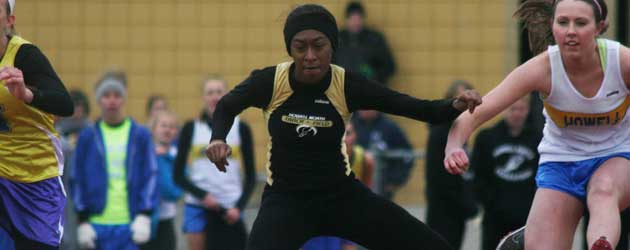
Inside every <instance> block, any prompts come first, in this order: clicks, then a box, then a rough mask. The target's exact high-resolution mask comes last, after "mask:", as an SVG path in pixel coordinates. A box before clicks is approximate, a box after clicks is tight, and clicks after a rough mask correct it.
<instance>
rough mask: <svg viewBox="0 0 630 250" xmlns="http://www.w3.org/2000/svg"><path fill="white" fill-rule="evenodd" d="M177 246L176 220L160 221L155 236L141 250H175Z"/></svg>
mask: <svg viewBox="0 0 630 250" xmlns="http://www.w3.org/2000/svg"><path fill="white" fill-rule="evenodd" d="M176 246H177V238H176V236H175V219H165V220H160V222H159V223H158V226H157V232H156V234H155V236H154V237H153V239H151V241H149V242H147V243H146V244H144V245H142V246H140V250H174V249H176Z"/></svg>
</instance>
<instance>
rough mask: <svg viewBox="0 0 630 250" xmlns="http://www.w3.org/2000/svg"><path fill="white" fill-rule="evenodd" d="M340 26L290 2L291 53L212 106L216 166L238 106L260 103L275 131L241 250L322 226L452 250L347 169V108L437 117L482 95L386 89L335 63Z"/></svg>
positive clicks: (390, 243) (292, 239) (293, 238)
mask: <svg viewBox="0 0 630 250" xmlns="http://www.w3.org/2000/svg"><path fill="white" fill-rule="evenodd" d="M337 35H338V32H337V26H336V21H335V18H334V17H333V15H332V14H331V13H330V12H329V11H328V10H327V9H326V8H324V7H323V6H321V5H316V4H304V5H300V6H298V7H296V8H295V9H294V10H292V11H291V12H290V13H289V15H288V17H287V19H286V22H285V26H284V38H285V42H286V48H287V52H288V53H289V55H290V56H291V58H292V60H291V61H288V62H284V63H280V64H278V65H276V66H271V67H267V68H264V69H262V70H256V71H254V72H252V74H251V75H250V76H249V77H248V78H247V79H246V80H245V81H243V82H242V83H240V84H239V85H238V86H237V87H236V88H235V89H233V90H232V91H230V92H229V93H228V94H227V95H225V96H223V98H221V100H220V101H219V103H218V104H217V106H216V108H215V113H214V116H213V119H212V138H211V139H210V142H209V145H208V147H207V149H206V152H205V153H206V156H207V157H208V159H210V161H211V162H212V163H213V164H214V165H215V167H216V168H217V169H218V170H219V171H223V172H225V171H227V169H226V168H231V167H232V166H231V164H230V165H229V166H228V162H227V159H228V156H229V155H230V154H231V152H232V149H231V147H230V146H229V145H228V144H227V143H226V140H227V139H229V138H227V137H228V132H229V131H230V128H231V127H232V124H233V123H234V118H235V117H236V115H238V114H239V113H241V112H242V111H243V110H244V109H245V108H247V107H257V108H260V109H262V111H263V113H264V117H265V119H266V121H267V124H268V125H267V126H268V127H269V133H270V136H271V137H270V138H272V139H271V140H270V141H269V152H267V155H268V156H269V158H268V160H269V161H268V162H267V164H266V166H267V167H266V169H267V183H266V187H265V191H264V193H263V198H262V205H261V207H260V210H259V212H258V216H257V218H256V221H255V222H254V225H253V228H252V231H251V234H250V237H249V241H248V243H247V249H250V250H272V249H273V250H295V249H298V248H300V246H302V244H304V242H306V241H307V240H308V239H310V238H312V237H315V236H320V235H330V236H338V237H342V238H346V239H348V240H352V241H354V242H357V243H359V244H361V245H363V246H365V247H367V248H369V249H373V250H385V249H398V250H405V249H432V250H443V249H451V247H450V246H449V245H448V243H447V242H446V241H444V240H443V239H442V237H440V236H439V235H437V234H436V233H434V232H433V231H432V230H431V229H429V228H428V227H427V226H426V225H425V224H423V223H422V222H420V221H419V220H418V219H416V218H415V217H413V216H412V215H411V214H409V213H408V212H406V211H405V210H404V209H403V208H401V207H399V206H398V205H396V204H394V203H393V202H391V201H388V200H385V199H384V198H382V197H380V196H378V195H376V194H374V193H373V192H372V191H370V190H369V189H368V188H367V187H365V186H364V185H363V184H362V183H361V182H359V181H358V180H356V179H355V178H354V174H353V172H352V170H351V168H350V166H349V164H348V156H347V154H346V149H345V146H344V145H345V144H344V143H343V135H344V130H345V127H346V126H345V124H346V122H348V121H349V119H350V115H351V113H352V112H354V111H356V110H359V109H376V110H380V111H383V112H386V113H392V114H397V115H401V116H405V117H409V118H412V119H416V120H420V121H427V122H436V123H440V122H448V121H451V120H453V119H455V118H456V117H457V116H458V115H459V114H460V113H461V112H463V111H465V110H468V109H470V111H471V112H472V110H474V107H475V106H476V105H478V104H480V102H481V98H480V97H479V94H477V93H476V92H473V91H467V92H465V93H463V94H461V95H459V96H457V97H456V98H452V99H445V100H435V101H427V100H419V99H417V98H414V97H411V96H408V95H405V94H402V93H399V92H396V91H393V90H390V89H388V88H386V87H384V86H383V85H382V84H379V83H376V82H374V81H372V80H368V79H366V78H365V77H362V76H360V75H357V74H354V73H352V72H347V71H345V70H344V69H343V68H342V67H339V66H337V65H334V64H332V57H333V54H334V52H335V50H336V48H337ZM226 138H227V139H226ZM230 171H231V170H230Z"/></svg>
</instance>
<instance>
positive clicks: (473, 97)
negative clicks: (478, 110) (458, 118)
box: [453, 90, 481, 113]
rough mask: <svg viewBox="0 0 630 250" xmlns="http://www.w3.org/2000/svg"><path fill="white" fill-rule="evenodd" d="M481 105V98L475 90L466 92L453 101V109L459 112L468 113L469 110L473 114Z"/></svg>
mask: <svg viewBox="0 0 630 250" xmlns="http://www.w3.org/2000/svg"><path fill="white" fill-rule="evenodd" d="M479 105H481V96H480V95H479V93H478V92H477V91H475V90H466V91H464V93H461V94H460V95H458V96H457V97H455V100H454V101H453V108H455V109H457V110H459V111H466V110H467V109H468V110H469V111H470V113H472V112H473V111H475V107H477V106H479Z"/></svg>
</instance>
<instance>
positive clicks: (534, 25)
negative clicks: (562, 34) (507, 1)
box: [514, 0, 555, 55]
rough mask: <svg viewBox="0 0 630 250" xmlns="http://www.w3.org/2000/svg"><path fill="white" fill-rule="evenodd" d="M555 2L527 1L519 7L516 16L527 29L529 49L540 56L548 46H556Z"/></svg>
mask: <svg viewBox="0 0 630 250" xmlns="http://www.w3.org/2000/svg"><path fill="white" fill-rule="evenodd" d="M554 2H555V1H554V0H527V1H525V2H524V3H522V4H521V6H519V7H518V9H517V10H516V12H515V13H514V16H515V17H517V18H518V19H520V20H521V21H522V22H523V28H525V29H527V32H528V37H529V48H530V50H531V51H532V53H534V54H536V55H537V54H539V53H541V52H543V51H545V50H546V49H547V46H549V45H553V44H555V41H554V39H553V32H552V30H551V24H552V22H553V16H554V7H555V6H554Z"/></svg>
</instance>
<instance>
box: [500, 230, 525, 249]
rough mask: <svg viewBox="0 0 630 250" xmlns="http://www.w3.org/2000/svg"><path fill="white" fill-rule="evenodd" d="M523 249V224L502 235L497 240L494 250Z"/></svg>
mask: <svg viewBox="0 0 630 250" xmlns="http://www.w3.org/2000/svg"><path fill="white" fill-rule="evenodd" d="M524 249H525V226H523V227H521V228H519V229H516V230H514V231H512V232H511V233H509V234H508V235H506V236H505V237H503V239H502V240H501V241H499V245H497V249H496V250H524Z"/></svg>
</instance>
